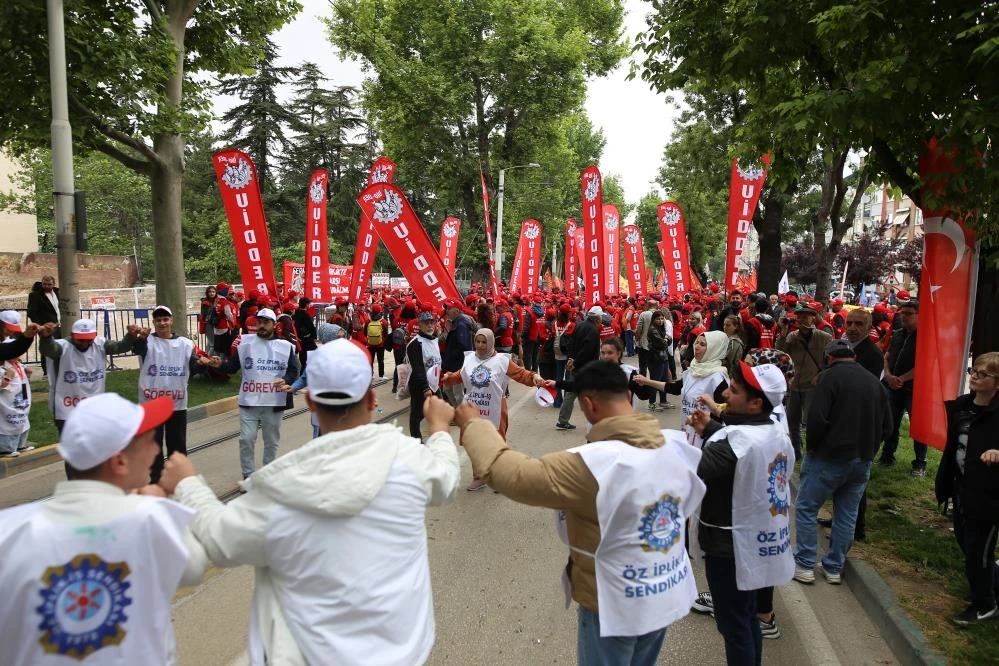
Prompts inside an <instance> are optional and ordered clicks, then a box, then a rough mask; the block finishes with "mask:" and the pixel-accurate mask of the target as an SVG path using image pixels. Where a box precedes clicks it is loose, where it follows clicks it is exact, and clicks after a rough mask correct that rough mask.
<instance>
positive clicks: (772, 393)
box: [739, 361, 787, 407]
mask: <svg viewBox="0 0 999 666" xmlns="http://www.w3.org/2000/svg"><path fill="white" fill-rule="evenodd" d="M739 371H740V374H741V375H742V379H743V381H745V382H746V383H747V384H748V385H750V386H752V387H753V388H755V389H756V390H757V391H760V392H761V393H763V395H765V396H767V400H768V401H769V402H770V406H771V407H777V406H778V405H780V404H781V403H782V402H783V401H784V394H785V393H787V380H786V379H784V373H783V372H782V371H781V369H780V368H778V367H777V366H776V365H773V364H770V363H766V364H764V365H755V366H751V365H749V364H748V363H746V362H745V361H739Z"/></svg>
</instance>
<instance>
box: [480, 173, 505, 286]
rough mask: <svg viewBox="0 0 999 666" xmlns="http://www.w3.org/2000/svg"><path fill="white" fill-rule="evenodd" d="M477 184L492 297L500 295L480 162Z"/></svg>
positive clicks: (487, 200) (484, 178) (484, 182)
mask: <svg viewBox="0 0 999 666" xmlns="http://www.w3.org/2000/svg"><path fill="white" fill-rule="evenodd" d="M479 183H480V184H481V185H482V210H483V213H484V214H485V221H486V252H487V253H488V254H489V284H490V285H491V286H492V290H493V295H494V296H495V295H496V294H498V293H500V287H499V280H498V279H496V255H495V254H494V253H493V225H492V222H491V221H490V220H489V190H488V189H486V177H485V176H484V175H483V173H482V162H479Z"/></svg>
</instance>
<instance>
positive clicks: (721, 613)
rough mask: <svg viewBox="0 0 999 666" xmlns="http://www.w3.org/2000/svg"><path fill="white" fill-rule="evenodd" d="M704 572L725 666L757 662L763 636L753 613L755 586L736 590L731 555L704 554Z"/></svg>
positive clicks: (760, 658) (760, 659) (757, 665)
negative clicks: (722, 640)
mask: <svg viewBox="0 0 999 666" xmlns="http://www.w3.org/2000/svg"><path fill="white" fill-rule="evenodd" d="M704 574H705V576H707V579H708V589H709V590H711V603H712V605H713V606H714V609H715V625H716V626H717V627H718V633H720V634H721V635H722V638H723V639H725V661H726V663H727V664H728V665H729V666H760V664H762V663H763V636H762V635H761V634H760V620H759V618H757V617H756V590H740V589H739V587H738V585H737V584H736V580H735V559H733V558H728V557H713V556H711V555H706V556H705V557H704Z"/></svg>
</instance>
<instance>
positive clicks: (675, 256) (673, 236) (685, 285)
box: [657, 201, 691, 296]
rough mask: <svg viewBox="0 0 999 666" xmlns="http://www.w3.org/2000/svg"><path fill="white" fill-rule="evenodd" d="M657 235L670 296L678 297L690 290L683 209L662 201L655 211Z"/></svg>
mask: <svg viewBox="0 0 999 666" xmlns="http://www.w3.org/2000/svg"><path fill="white" fill-rule="evenodd" d="M657 212H658V214H659V233H660V234H661V235H662V239H663V240H662V243H661V244H660V249H659V252H660V254H661V255H662V258H663V268H665V269H666V283H667V288H668V289H669V293H670V295H673V296H680V295H682V294H684V293H686V292H688V291H690V290H691V284H690V247H689V246H688V244H687V225H686V224H685V223H684V219H683V209H682V208H680V206H679V204H677V203H675V202H673V201H664V202H663V203H661V204H659V207H658V209H657Z"/></svg>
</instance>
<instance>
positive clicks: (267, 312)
mask: <svg viewBox="0 0 999 666" xmlns="http://www.w3.org/2000/svg"><path fill="white" fill-rule="evenodd" d="M256 316H257V321H260V320H261V319H270V320H271V321H277V315H276V314H274V310H271V309H270V308H263V309H261V310H257V315H256Z"/></svg>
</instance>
